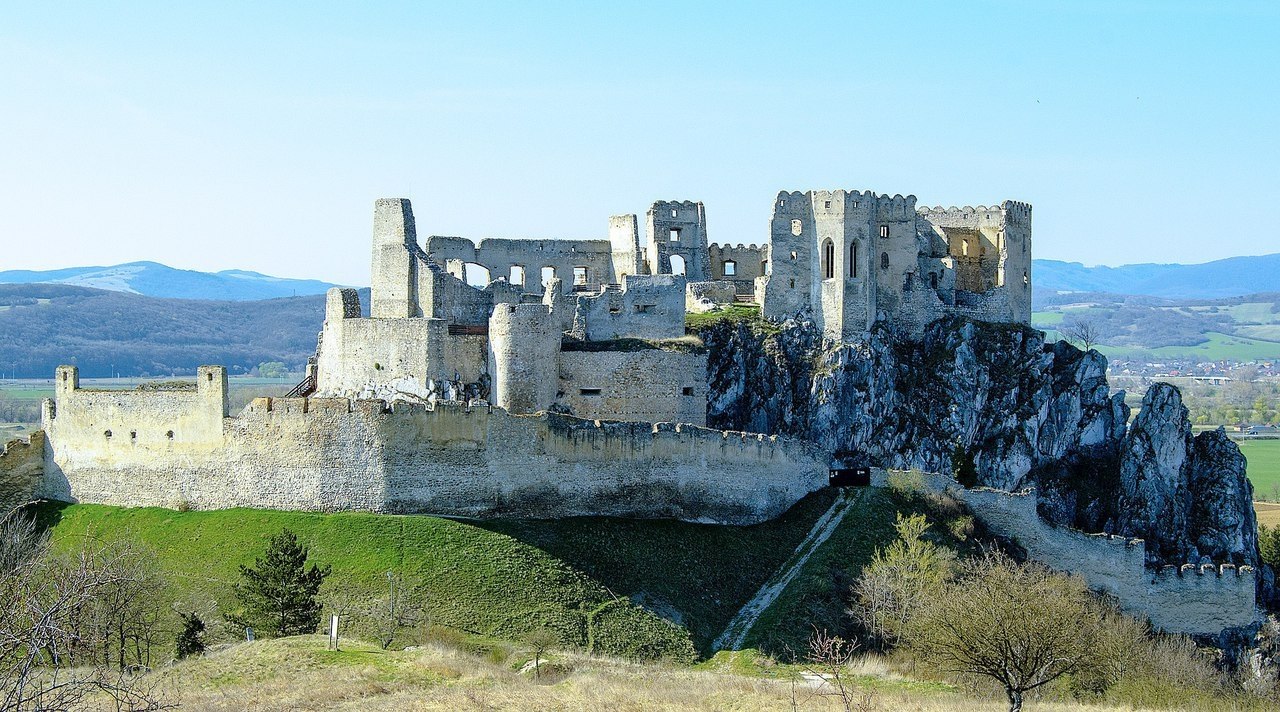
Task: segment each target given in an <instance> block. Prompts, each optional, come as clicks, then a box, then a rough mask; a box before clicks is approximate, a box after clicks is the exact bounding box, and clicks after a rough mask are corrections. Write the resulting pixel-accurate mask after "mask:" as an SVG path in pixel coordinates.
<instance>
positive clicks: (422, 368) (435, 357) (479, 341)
mask: <svg viewBox="0 0 1280 712" xmlns="http://www.w3.org/2000/svg"><path fill="white" fill-rule="evenodd" d="M487 361H488V352H487V346H486V338H485V336H484V335H483V334H479V335H476V334H451V333H449V327H448V324H447V323H446V322H445V321H444V320H442V319H428V318H412V319H392V318H381V319H363V318H360V299H359V296H358V295H357V294H356V292H355V290H352V289H338V288H336V287H335V288H333V289H330V290H329V294H328V303H327V308H326V312H325V323H324V331H322V332H321V334H320V346H319V348H318V349H317V354H316V391H317V393H319V394H321V395H326V396H344V397H361V396H362V395H363V396H364V397H372V396H373V395H375V394H377V395H384V394H382V393H380V389H382V388H383V387H384V386H385V387H386V388H391V389H393V390H396V391H400V392H403V393H405V394H408V395H414V396H418V397H422V398H426V397H427V396H428V394H429V393H430V392H431V391H432V390H435V389H436V388H437V387H438V386H439V384H442V383H448V382H453V381H460V382H462V383H475V382H477V381H479V380H481V376H482V375H483V374H485V373H486V372H487V371H488V368H487ZM387 395H389V394H387Z"/></svg>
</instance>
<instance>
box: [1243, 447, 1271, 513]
mask: <svg viewBox="0 0 1280 712" xmlns="http://www.w3.org/2000/svg"><path fill="white" fill-rule="evenodd" d="M1236 444H1237V445H1239V446H1240V452H1241V453H1242V454H1244V457H1245V459H1246V460H1248V463H1249V464H1248V469H1247V472H1248V474H1249V481H1250V482H1252V483H1253V497H1254V499H1265V500H1268V501H1273V502H1274V501H1280V497H1277V496H1276V492H1277V491H1280V440H1242V441H1238V442H1237V443H1236Z"/></svg>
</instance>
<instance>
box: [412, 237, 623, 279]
mask: <svg viewBox="0 0 1280 712" xmlns="http://www.w3.org/2000/svg"><path fill="white" fill-rule="evenodd" d="M423 252H424V253H425V254H426V255H427V258H428V259H430V260H432V261H434V262H435V263H436V264H439V265H441V266H447V264H448V263H449V262H451V261H457V262H462V263H468V262H469V263H472V264H477V265H480V266H482V267H484V268H485V269H487V270H488V271H489V278H490V279H491V280H496V279H498V278H505V279H507V280H508V281H509V282H510V281H511V274H512V270H511V268H512V266H516V265H518V266H520V267H523V268H524V284H523V285H514V286H521V287H522V288H523V290H524V291H526V292H531V293H535V294H537V293H541V292H542V291H543V286H542V268H544V267H551V268H554V270H555V276H556V277H557V278H559V279H560V280H561V281H562V283H563V284H564V288H565V289H566V290H572V289H573V288H574V287H575V286H578V287H582V286H592V285H599V284H609V283H614V282H616V281H617V279H616V276H615V270H614V268H613V245H612V243H611V242H610V240H511V239H500V238H487V239H484V240H481V241H480V242H479V244H476V243H474V242H472V241H471V240H468V239H467V238H465V237H443V236H438V235H432V236H430V237H428V238H427V240H426V244H425V245H423ZM575 267H585V268H586V270H587V275H586V283H585V285H584V284H578V285H575V284H574V271H573V270H574V268H575Z"/></svg>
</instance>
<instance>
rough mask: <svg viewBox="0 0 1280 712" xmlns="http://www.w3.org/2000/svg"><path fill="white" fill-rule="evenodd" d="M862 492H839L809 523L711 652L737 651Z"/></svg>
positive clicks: (734, 618) (722, 634) (861, 495)
mask: <svg viewBox="0 0 1280 712" xmlns="http://www.w3.org/2000/svg"><path fill="white" fill-rule="evenodd" d="M864 493H865V490H859V491H857V492H854V491H851V490H847V489H846V490H841V491H840V494H839V495H838V496H837V497H836V499H835V501H833V502H832V503H831V506H830V507H828V508H827V511H826V512H823V514H822V516H821V517H818V521H816V522H814V523H813V528H812V529H810V530H809V535H808V536H806V537H805V538H804V541H802V542H800V546H797V547H796V550H795V551H794V552H792V554H791V558H789V559H787V562H786V563H785V564H783V565H782V566H781V567H779V569H778V570H777V571H776V572H774V575H773V576H771V577H770V578H769V580H768V581H765V583H764V585H763V586H761V587H760V590H759V591H757V592H756V595H754V596H752V597H751V600H749V601H747V603H746V604H745V605H744V606H743V607H742V608H741V609H740V610H739V611H738V613H737V615H735V616H734V617H733V619H732V620H730V621H729V625H728V626H726V627H725V630H724V632H723V633H721V634H720V637H718V638H716V640H715V643H714V644H713V645H712V649H713V650H738V649H739V648H741V647H742V644H743V642H744V641H745V640H746V638H747V634H748V633H750V632H751V628H752V627H753V626H755V624H756V621H758V620H759V619H760V615H761V614H762V613H764V612H765V610H767V609H768V608H769V606H771V605H773V602H774V601H775V600H777V598H778V596H779V595H781V594H782V592H783V591H785V590H786V589H787V586H789V585H790V584H791V582H792V581H793V580H794V579H795V577H796V575H797V574H799V573H800V570H801V569H803V568H804V565H805V564H806V563H808V561H809V557H810V556H812V555H813V553H814V552H815V551H817V550H818V547H820V546H822V544H823V542H825V541H826V540H827V539H828V538H829V537H830V536H831V533H832V532H834V531H835V530H836V527H838V526H839V525H840V522H841V521H842V520H843V519H844V517H845V515H846V514H848V512H849V510H850V509H852V508H853V505H854V504H855V503H857V502H858V501H859V500H861V499H862V497H863V496H864Z"/></svg>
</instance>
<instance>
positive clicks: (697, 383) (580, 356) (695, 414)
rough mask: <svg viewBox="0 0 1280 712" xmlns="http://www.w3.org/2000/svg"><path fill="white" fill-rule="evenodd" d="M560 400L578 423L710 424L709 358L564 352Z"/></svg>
mask: <svg viewBox="0 0 1280 712" xmlns="http://www.w3.org/2000/svg"><path fill="white" fill-rule="evenodd" d="M559 391H560V393H561V394H562V395H561V396H560V398H559V399H558V402H559V403H560V404H561V405H564V406H567V407H568V408H569V410H570V412H571V413H573V414H574V415H576V416H578V417H580V418H590V419H607V420H627V421H638V422H645V423H659V422H674V423H692V424H694V425H704V424H706V422H707V356H706V354H693V353H681V352H675V351H664V350H661V349H645V350H641V351H562V352H561V353H560V373H559Z"/></svg>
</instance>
